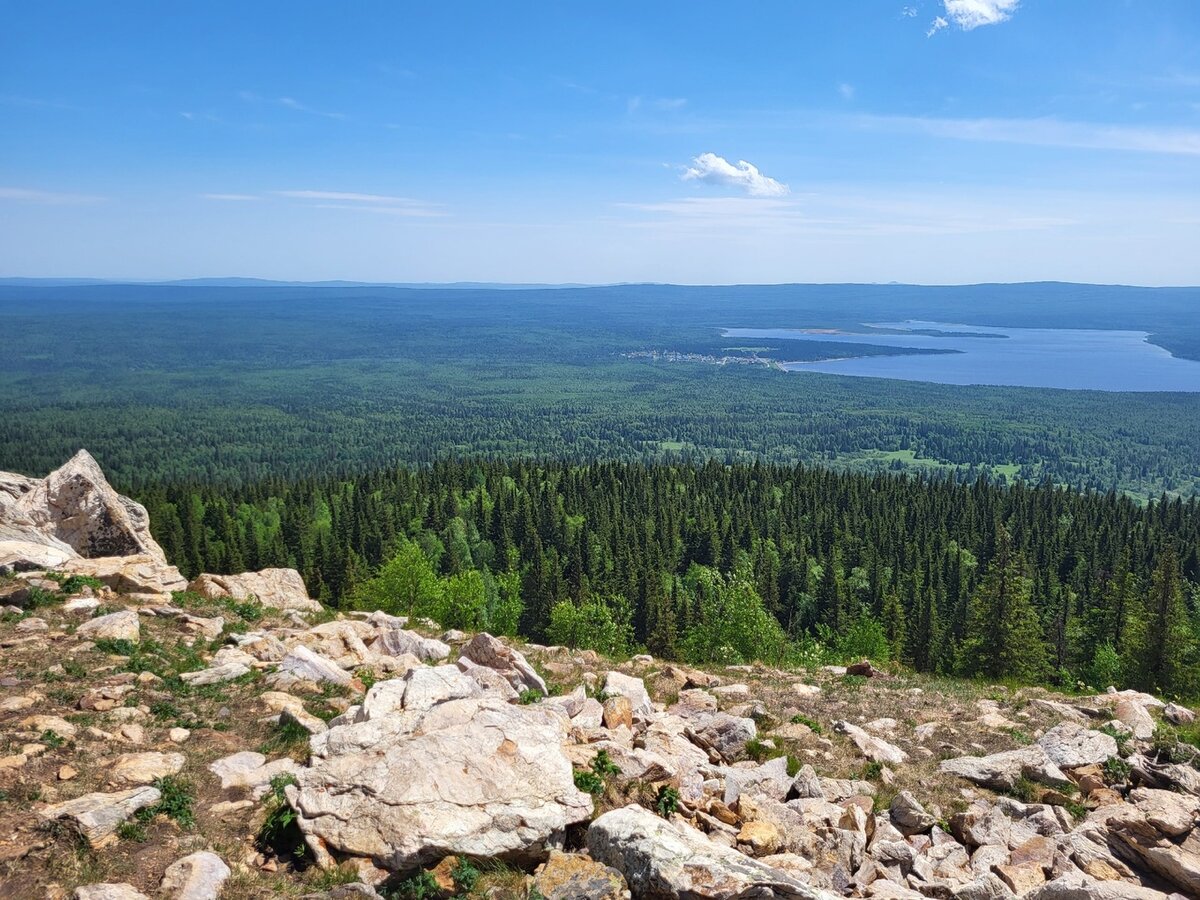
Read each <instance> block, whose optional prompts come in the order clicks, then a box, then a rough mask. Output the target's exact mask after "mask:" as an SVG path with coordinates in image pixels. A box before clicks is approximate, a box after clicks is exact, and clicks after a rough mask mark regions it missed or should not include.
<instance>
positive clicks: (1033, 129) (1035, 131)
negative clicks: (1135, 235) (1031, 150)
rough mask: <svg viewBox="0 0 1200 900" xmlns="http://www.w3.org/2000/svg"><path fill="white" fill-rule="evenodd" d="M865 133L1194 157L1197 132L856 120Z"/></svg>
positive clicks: (1025, 122)
mask: <svg viewBox="0 0 1200 900" xmlns="http://www.w3.org/2000/svg"><path fill="white" fill-rule="evenodd" d="M854 121H857V122H858V123H859V124H860V125H861V126H863V127H865V128H881V129H887V130H892V131H905V132H916V133H920V134H929V135H932V136H934V137H944V138H952V139H955V140H963V141H984V142H993V143H1005V144H1028V145H1031V146H1037V147H1076V148H1082V149H1087V150H1119V151H1132V152H1135V153H1162V154H1170V155H1177V156H1200V130H1196V129H1186V128H1154V127H1137V126H1128V125H1106V124H1097V123H1094V122H1068V121H1064V120H1062V119H1053V118H1042V119H937V118H924V117H920V116H860V117H857V118H856V119H855V120H854Z"/></svg>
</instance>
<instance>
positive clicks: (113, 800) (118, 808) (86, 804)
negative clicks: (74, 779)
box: [38, 787, 162, 847]
mask: <svg viewBox="0 0 1200 900" xmlns="http://www.w3.org/2000/svg"><path fill="white" fill-rule="evenodd" d="M161 799H162V794H161V793H159V791H158V789H157V788H152V787H137V788H132V789H131V790H128V791H118V792H117V793H114V794H103V793H92V794H84V795H83V796H82V797H76V798H75V799H74V800H67V801H66V802H64V803H55V804H52V805H51V806H47V807H46V808H45V809H41V810H39V811H38V818H40V819H41V820H42V821H43V822H53V821H55V820H57V819H67V820H70V821H71V822H72V823H73V824H74V825H75V827H76V828H77V829H78V831H79V833H80V834H81V835H82V836H83V837H84V839H86V840H87V842H88V843H89V844H90V845H91V846H93V847H101V846H103V845H105V844H107V843H109V842H110V841H111V840H113V838H114V835H115V834H116V831H117V827H118V826H119V825H120V824H121V823H122V822H124V821H125V820H126V819H128V818H129V817H130V816H131V815H133V814H134V813H135V812H137V811H138V810H139V809H142V808H144V807H147V806H152V805H153V804H155V803H157V802H158V801H159V800H161Z"/></svg>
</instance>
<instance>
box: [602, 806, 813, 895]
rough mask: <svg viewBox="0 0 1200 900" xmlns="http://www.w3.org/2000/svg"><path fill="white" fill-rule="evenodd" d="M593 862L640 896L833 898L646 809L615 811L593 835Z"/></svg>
mask: <svg viewBox="0 0 1200 900" xmlns="http://www.w3.org/2000/svg"><path fill="white" fill-rule="evenodd" d="M587 847H588V853H589V855H590V856H591V857H592V859H594V860H596V861H597V862H600V863H604V864H605V865H608V866H612V867H613V868H614V869H616V870H617V871H619V872H620V873H621V874H622V875H624V876H625V880H626V881H627V882H628V883H629V887H630V890H631V891H632V892H633V895H634V896H635V897H647V898H672V897H678V898H687V900H734V898H751V897H753V898H756V900H771V898H779V900H818V898H819V900H829V898H832V897H833V895H832V894H828V893H826V892H824V891H819V890H816V889H814V888H811V887H809V886H808V885H806V884H804V883H803V882H801V881H799V880H797V879H796V878H794V877H793V876H791V875H789V874H788V873H786V872H784V871H783V870H781V869H775V868H772V867H770V866H768V865H765V864H763V863H762V862H759V861H758V860H754V859H751V858H750V857H748V856H745V855H743V854H741V853H739V852H738V851H737V850H734V849H732V848H730V847H726V846H722V845H720V844H717V843H715V842H714V841H712V840H710V839H709V838H708V837H706V836H705V835H704V834H703V833H701V832H700V831H697V830H696V829H694V828H692V827H691V826H689V825H687V824H685V823H683V822H667V821H666V820H664V819H662V818H659V817H658V816H656V815H654V813H652V812H650V811H649V810H646V809H643V808H642V807H640V806H627V807H625V808H623V809H615V810H613V811H611V812H607V813H605V814H604V815H602V816H600V817H599V818H598V819H596V820H595V821H594V822H593V823H592V824H591V827H590V828H588V832H587Z"/></svg>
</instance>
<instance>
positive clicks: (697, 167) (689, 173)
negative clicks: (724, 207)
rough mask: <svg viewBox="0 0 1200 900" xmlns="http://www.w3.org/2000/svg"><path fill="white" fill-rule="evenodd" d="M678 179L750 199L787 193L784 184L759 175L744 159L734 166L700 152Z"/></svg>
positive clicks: (721, 158) (726, 161)
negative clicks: (738, 192) (727, 189)
mask: <svg viewBox="0 0 1200 900" xmlns="http://www.w3.org/2000/svg"><path fill="white" fill-rule="evenodd" d="M681 177H682V178H683V180H684V181H698V182H700V183H701V184H709V185H716V186H719V187H732V188H737V189H738V190H741V191H744V192H745V193H747V194H749V195H750V196H751V197H782V196H783V195H785V194H787V192H788V186H787V185H786V184H783V183H782V182H780V181H776V180H775V179H774V178H769V177H768V176H766V175H764V174H762V172H760V171H759V170H758V167H757V166H754V165H751V164H750V163H748V162H746V161H745V160H744V159H740V160H738V162H737V164H736V165H735V164H733V163H731V162H730V161H729V160H727V159H725V158H724V157H723V156H717V154H715V153H701V154H700V155H699V156H697V157H696V158H695V159H693V160H692V164H691V165H690V166H687V167H686V168H685V169H684V170H683V175H682V176H681Z"/></svg>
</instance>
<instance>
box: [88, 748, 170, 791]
mask: <svg viewBox="0 0 1200 900" xmlns="http://www.w3.org/2000/svg"><path fill="white" fill-rule="evenodd" d="M186 762H187V757H185V756H184V755H183V754H182V753H157V752H149V753H122V754H121V755H120V756H118V757H117V758H116V760H115V761H114V762H113V763H112V765H111V766H109V769H108V779H107V781H108V783H109V784H110V785H113V786H114V787H132V786H134V785H141V784H153V783H154V782H155V781H157V780H158V779H159V778H165V777H166V776H168V775H176V774H178V773H179V772H181V771H183V766H184V763H186Z"/></svg>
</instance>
